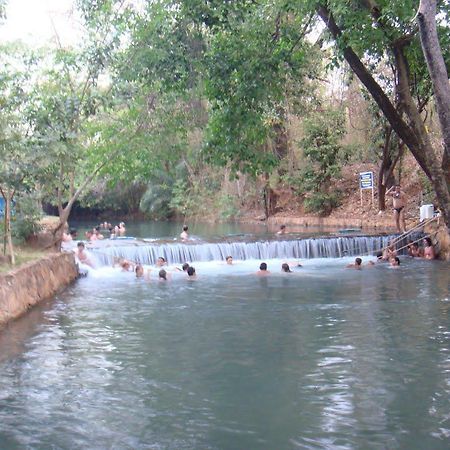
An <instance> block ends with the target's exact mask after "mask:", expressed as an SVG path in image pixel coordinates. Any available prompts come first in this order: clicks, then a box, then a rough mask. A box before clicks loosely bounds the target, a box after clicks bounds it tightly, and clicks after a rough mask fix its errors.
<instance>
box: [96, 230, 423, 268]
mask: <svg viewBox="0 0 450 450" xmlns="http://www.w3.org/2000/svg"><path fill="white" fill-rule="evenodd" d="M420 237H421V234H420V233H414V234H410V235H409V236H408V237H407V238H403V239H399V240H398V241H397V244H396V247H397V248H400V247H403V246H405V245H406V244H407V242H409V241H415V240H417V239H419V238H420ZM398 238H399V235H385V236H342V237H323V238H308V239H296V240H278V239H277V240H266V241H255V242H214V243H212V242H199V243H195V242H193V243H171V242H170V243H168V242H152V243H144V242H139V241H124V242H120V243H116V242H114V244H113V245H110V243H109V241H108V243H106V242H105V243H103V242H102V243H101V244H97V245H98V246H97V247H94V248H91V249H90V251H91V252H92V253H93V254H94V255H95V256H96V258H97V260H98V262H99V263H100V264H103V265H111V263H112V262H113V260H114V259H115V258H125V259H128V260H130V261H134V262H139V263H141V264H149V265H151V264H155V263H156V260H157V259H158V257H160V256H162V257H163V258H165V259H166V261H167V262H168V263H169V264H181V263H184V262H194V261H220V260H224V259H225V258H226V256H228V255H230V256H232V257H233V258H234V259H238V260H248V259H257V260H265V259H274V258H294V259H310V258H340V257H343V256H362V255H375V254H376V253H377V252H378V251H380V250H381V249H382V248H384V247H386V246H387V245H388V243H389V241H390V240H391V239H398ZM405 253H406V250H402V251H401V252H400V254H405Z"/></svg>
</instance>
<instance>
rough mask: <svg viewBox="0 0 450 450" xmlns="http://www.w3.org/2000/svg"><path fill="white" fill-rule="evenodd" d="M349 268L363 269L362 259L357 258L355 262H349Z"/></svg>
mask: <svg viewBox="0 0 450 450" xmlns="http://www.w3.org/2000/svg"><path fill="white" fill-rule="evenodd" d="M346 267H347V269H362V259H361V258H355V262H354V263H353V264H348V265H347V266H346Z"/></svg>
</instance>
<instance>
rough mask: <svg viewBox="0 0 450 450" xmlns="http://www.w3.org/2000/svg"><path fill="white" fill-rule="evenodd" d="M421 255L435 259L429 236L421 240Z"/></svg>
mask: <svg viewBox="0 0 450 450" xmlns="http://www.w3.org/2000/svg"><path fill="white" fill-rule="evenodd" d="M423 245H424V247H423V257H424V258H425V259H436V252H435V251H434V247H433V243H432V242H431V239H430V238H429V237H426V238H425V239H424V240H423Z"/></svg>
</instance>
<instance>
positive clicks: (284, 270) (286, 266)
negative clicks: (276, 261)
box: [281, 263, 292, 272]
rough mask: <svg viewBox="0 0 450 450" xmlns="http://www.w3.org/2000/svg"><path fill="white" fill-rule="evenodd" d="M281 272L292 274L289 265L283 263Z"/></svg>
mask: <svg viewBox="0 0 450 450" xmlns="http://www.w3.org/2000/svg"><path fill="white" fill-rule="evenodd" d="M281 270H282V271H283V272H292V270H291V269H290V267H289V264H288V263H283V264H281Z"/></svg>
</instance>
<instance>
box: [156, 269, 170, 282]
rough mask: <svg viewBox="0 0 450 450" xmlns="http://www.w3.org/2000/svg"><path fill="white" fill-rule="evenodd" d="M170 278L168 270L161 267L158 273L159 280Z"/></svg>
mask: <svg viewBox="0 0 450 450" xmlns="http://www.w3.org/2000/svg"><path fill="white" fill-rule="evenodd" d="M169 279H170V274H169V273H167V272H166V270H164V269H161V270H160V271H159V273H158V280H159V281H168V280H169Z"/></svg>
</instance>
